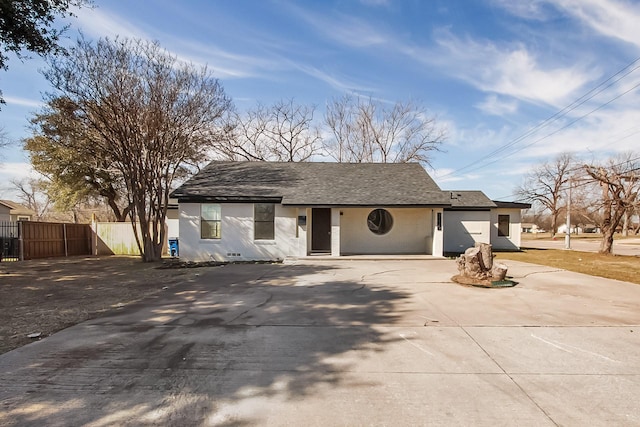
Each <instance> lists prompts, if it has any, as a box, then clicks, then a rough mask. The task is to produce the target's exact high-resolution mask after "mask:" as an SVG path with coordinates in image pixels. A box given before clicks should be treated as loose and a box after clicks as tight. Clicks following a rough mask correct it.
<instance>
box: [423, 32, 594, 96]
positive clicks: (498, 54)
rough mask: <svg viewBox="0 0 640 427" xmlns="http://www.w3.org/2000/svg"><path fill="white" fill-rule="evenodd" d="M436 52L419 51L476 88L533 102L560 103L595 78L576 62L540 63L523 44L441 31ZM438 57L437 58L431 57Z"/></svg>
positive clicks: (424, 56)
mask: <svg viewBox="0 0 640 427" xmlns="http://www.w3.org/2000/svg"><path fill="white" fill-rule="evenodd" d="M437 43H438V45H439V47H440V48H441V50H442V52H441V54H440V55H438V56H435V57H434V56H433V55H428V56H426V55H420V58H429V59H426V60H427V61H435V63H436V65H439V66H441V67H442V68H445V69H447V70H448V72H450V73H451V74H453V75H454V76H456V77H458V78H460V79H462V80H464V81H466V82H468V83H469V84H471V85H473V86H474V87H476V88H477V89H480V90H482V91H485V92H494V93H497V94H501V95H506V96H511V97H514V98H517V99H522V100H526V101H529V102H534V103H545V104H549V105H556V106H557V105H559V104H561V103H562V102H563V101H565V100H566V99H567V98H568V97H569V96H571V95H572V94H573V93H574V92H575V91H576V90H577V89H579V88H580V87H582V86H583V85H584V84H585V83H586V82H588V81H590V80H591V79H593V78H594V75H593V74H594V72H587V71H585V70H581V69H580V68H579V66H578V65H574V66H571V67H562V66H559V65H558V66H554V65H547V64H545V65H543V64H541V63H540V61H539V60H538V58H537V57H536V56H535V55H534V54H532V53H530V52H529V51H528V50H527V49H526V48H525V47H524V46H523V45H521V44H518V45H515V46H498V45H496V44H494V43H491V42H488V41H486V42H480V41H476V40H473V39H470V38H467V39H464V40H463V39H460V38H457V37H455V36H454V35H452V34H451V33H449V32H448V31H441V32H440V33H439V34H438V36H437ZM433 58H437V59H433Z"/></svg>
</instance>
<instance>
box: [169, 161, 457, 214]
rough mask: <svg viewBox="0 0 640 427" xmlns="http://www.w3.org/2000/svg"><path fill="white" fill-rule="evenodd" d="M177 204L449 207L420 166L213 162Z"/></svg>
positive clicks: (185, 186) (445, 195) (178, 194)
mask: <svg viewBox="0 0 640 427" xmlns="http://www.w3.org/2000/svg"><path fill="white" fill-rule="evenodd" d="M172 197H177V198H178V199H180V201H204V200H212V201H213V200H218V201H243V200H246V201H258V200H279V199H281V200H282V204H283V205H299V206H425V205H430V206H448V205H449V204H450V203H451V201H450V198H449V193H448V192H443V191H442V190H441V189H440V187H438V185H437V184H436V183H435V182H434V181H433V179H431V177H430V176H429V175H428V174H427V172H426V171H425V170H424V168H422V166H420V165H419V164H418V163H310V162H304V163H279V162H217V161H215V162H211V163H210V164H209V165H208V166H207V167H205V168H204V169H202V171H201V172H200V173H198V174H197V175H195V176H194V177H193V178H191V179H190V180H188V181H187V182H185V183H184V184H183V185H182V186H180V187H179V188H178V189H177V190H175V191H174V193H173V194H172Z"/></svg>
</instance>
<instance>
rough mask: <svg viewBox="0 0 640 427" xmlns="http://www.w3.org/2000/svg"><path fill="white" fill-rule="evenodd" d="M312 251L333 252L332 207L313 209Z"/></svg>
mask: <svg viewBox="0 0 640 427" xmlns="http://www.w3.org/2000/svg"><path fill="white" fill-rule="evenodd" d="M311 251H312V252H331V209H329V208H313V209H311Z"/></svg>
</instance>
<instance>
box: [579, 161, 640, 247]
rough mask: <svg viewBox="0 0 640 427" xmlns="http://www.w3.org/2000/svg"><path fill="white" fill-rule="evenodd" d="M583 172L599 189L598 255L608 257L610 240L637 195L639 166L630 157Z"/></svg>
mask: <svg viewBox="0 0 640 427" xmlns="http://www.w3.org/2000/svg"><path fill="white" fill-rule="evenodd" d="M584 171H585V172H586V173H587V175H589V176H590V177H591V178H592V179H593V180H594V181H596V182H597V183H598V184H599V186H600V189H601V194H602V199H601V205H600V209H601V212H602V224H601V228H602V242H601V244H600V253H603V254H610V253H611V250H612V249H613V236H614V234H615V232H616V229H617V228H618V226H620V223H621V221H622V219H623V217H624V215H625V212H628V211H630V210H631V209H633V208H634V206H635V205H636V204H637V201H638V192H639V191H640V172H639V171H640V163H639V162H638V157H637V156H634V155H633V154H632V153H626V154H623V155H621V156H619V157H617V158H613V159H609V161H608V162H606V163H605V164H603V165H595V164H592V165H585V166H584Z"/></svg>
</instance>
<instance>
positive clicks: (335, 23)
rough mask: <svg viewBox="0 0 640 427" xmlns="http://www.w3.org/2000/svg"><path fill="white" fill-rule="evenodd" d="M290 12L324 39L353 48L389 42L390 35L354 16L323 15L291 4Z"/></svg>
mask: <svg viewBox="0 0 640 427" xmlns="http://www.w3.org/2000/svg"><path fill="white" fill-rule="evenodd" d="M288 7H289V11H290V12H291V13H293V14H294V15H295V16H296V18H298V19H301V20H303V21H304V22H306V23H307V24H308V25H310V26H311V27H313V28H314V29H315V30H316V31H317V32H318V33H320V34H321V35H322V36H323V37H325V38H327V39H330V40H333V41H335V42H338V43H340V44H341V45H345V46H351V47H358V48H361V47H372V46H379V45H384V44H386V43H388V42H389V37H388V35H386V34H384V33H383V32H382V31H380V30H379V29H378V28H376V27H374V26H372V25H370V24H369V23H367V22H365V21H363V20H362V19H360V18H356V17H354V16H349V15H342V14H336V15H332V16H330V17H329V16H326V15H321V14H319V13H314V12H312V11H309V10H305V9H303V8H302V7H298V6H294V5H293V4H289V5H288Z"/></svg>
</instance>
